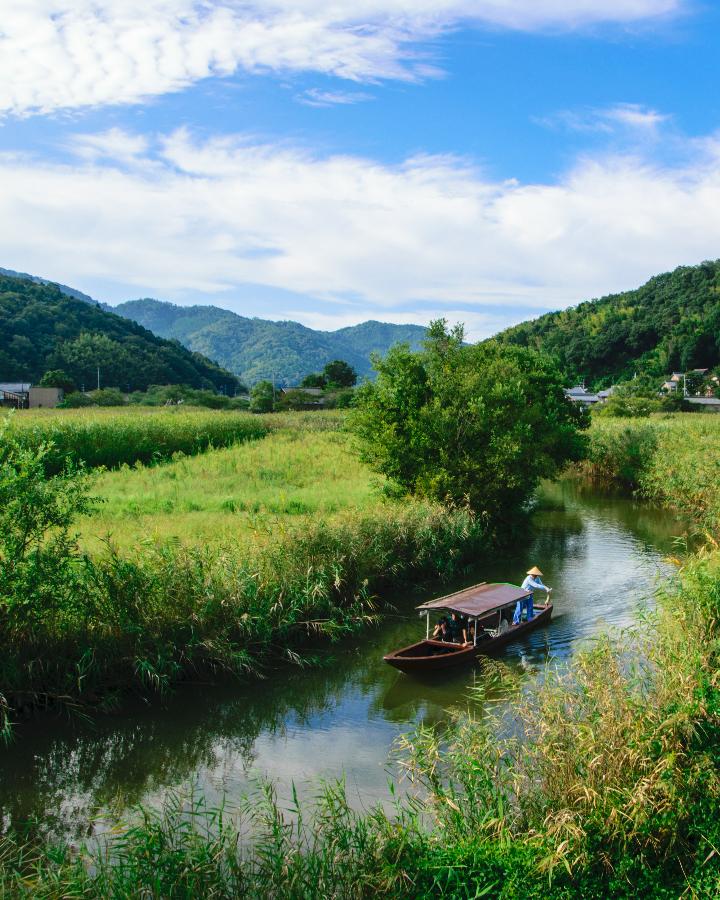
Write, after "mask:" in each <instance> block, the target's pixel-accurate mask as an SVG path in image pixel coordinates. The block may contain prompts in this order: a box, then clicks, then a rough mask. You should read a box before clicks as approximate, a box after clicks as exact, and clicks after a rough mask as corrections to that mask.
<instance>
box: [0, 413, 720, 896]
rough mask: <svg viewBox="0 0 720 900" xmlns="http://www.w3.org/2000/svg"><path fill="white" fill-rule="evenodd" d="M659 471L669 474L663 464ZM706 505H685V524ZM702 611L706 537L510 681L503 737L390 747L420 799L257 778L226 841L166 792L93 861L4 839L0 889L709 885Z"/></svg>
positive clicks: (422, 891)
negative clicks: (626, 619)
mask: <svg viewBox="0 0 720 900" xmlns="http://www.w3.org/2000/svg"><path fill="white" fill-rule="evenodd" d="M630 424H631V425H634V424H635V423H630ZM662 427H667V424H664V425H663V426H662ZM676 427H678V428H680V427H682V423H681V422H679V423H678V425H677V426H676ZM705 446H707V443H706V442H705ZM700 452H704V451H700ZM664 460H665V462H664V464H666V465H668V466H670V467H672V466H671V462H672V461H671V459H669V460H668V458H664ZM716 463H717V459H716ZM708 464H709V463H708ZM679 471H680V465H678V472H679ZM683 471H687V472H688V473H690V474H691V473H692V471H693V467H692V466H690V467H688V468H687V469H686V470H683ZM683 477H686V476H683ZM677 483H678V484H686V482H685V481H684V480H683V479H681V478H680V476H679V475H678V481H677ZM683 490H684V489H683ZM669 496H670V495H668V498H669ZM676 505H680V503H679V502H678V503H677V504H676ZM707 508H708V509H709V508H710V506H708V507H707ZM708 521H709V520H708V518H707V514H706V513H703V527H706V525H707V523H708ZM715 528H716V529H717V522H716V523H715ZM715 533H717V531H716V532H715ZM719 615H720V561H719V560H718V554H717V553H716V551H714V550H713V549H712V548H710V549H708V548H706V549H705V550H703V551H701V552H700V553H698V554H697V555H696V556H694V557H693V558H692V559H690V560H689V561H688V562H687V563H686V564H685V566H684V567H683V568H682V570H681V571H680V572H679V576H678V582H677V585H673V586H670V588H669V589H668V590H667V591H666V592H664V593H662V594H661V595H660V596H659V597H658V606H657V611H656V612H655V613H653V614H647V615H646V616H645V618H644V619H643V621H642V622H641V623H640V625H639V626H638V627H637V628H636V629H635V630H629V629H624V631H623V634H622V635H621V636H617V635H616V636H614V637H612V638H607V639H604V640H600V641H598V642H596V643H595V645H594V646H592V647H590V648H588V649H586V650H584V651H582V652H580V653H579V654H578V655H577V656H576V657H575V659H574V660H573V662H572V663H571V664H570V665H569V666H568V667H567V668H566V669H564V670H563V671H562V672H559V673H556V674H553V673H552V672H549V673H548V675H547V677H546V679H545V681H544V683H543V684H542V685H539V686H535V687H534V689H533V690H532V691H531V692H529V693H528V692H527V691H526V692H525V693H523V694H521V701H522V702H520V703H518V705H517V706H516V707H515V709H514V721H515V722H516V728H515V729H514V733H513V736H512V737H505V738H500V737H498V731H497V730H496V728H495V723H494V722H493V720H492V719H490V718H483V719H481V720H479V721H476V720H473V719H472V718H469V717H467V716H465V717H460V718H459V719H458V721H457V722H456V725H455V726H454V728H453V729H452V731H451V732H449V733H448V732H446V733H445V734H444V735H443V740H442V743H441V741H440V738H439V735H438V734H435V733H433V732H432V731H424V732H421V733H420V734H419V735H418V736H417V738H416V739H415V740H413V741H412V742H410V743H408V744H407V745H406V746H405V747H404V749H403V758H404V760H405V764H406V767H407V771H408V773H409V774H410V775H412V777H413V778H414V779H415V783H416V784H417V785H419V786H421V790H420V799H417V800H415V801H412V802H409V801H405V800H403V801H399V803H398V809H397V812H396V814H395V815H387V814H385V813H382V812H379V811H378V812H376V813H374V814H370V815H368V814H363V813H357V812H353V811H352V810H351V809H350V808H349V806H348V804H347V802H346V799H345V797H344V794H343V791H342V790H341V789H340V788H332V787H331V788H329V789H328V790H326V791H325V792H324V794H323V796H322V797H321V799H320V800H319V802H318V807H317V809H316V810H315V811H314V813H313V812H312V811H311V810H309V809H305V810H304V811H303V815H302V817H301V819H300V821H299V822H298V820H297V818H296V817H295V815H294V813H293V811H292V810H290V812H289V813H288V811H287V810H285V811H283V809H282V807H281V805H278V804H277V803H275V802H274V799H273V797H272V793H269V794H268V795H266V796H265V799H264V800H260V799H258V798H255V800H254V801H253V805H252V806H251V807H249V808H248V809H247V810H246V812H245V815H246V816H251V817H252V820H253V826H254V829H255V832H254V833H255V835H256V837H255V844H254V848H253V847H250V846H246V847H245V848H244V849H242V846H243V845H242V842H240V848H241V849H238V836H237V833H236V824H235V823H234V822H233V821H232V820H231V819H229V818H228V817H225V820H224V822H223V823H222V824H221V823H220V821H219V819H218V815H217V813H213V812H212V811H210V810H207V809H203V808H202V806H200V807H198V808H196V809H195V811H194V813H193V814H192V815H188V810H187V807H184V809H183V810H182V811H181V810H180V809H179V808H178V806H177V804H175V805H174V804H173V802H172V801H170V802H169V803H168V804H166V806H165V808H164V809H162V810H161V811H160V812H159V813H150V812H146V814H145V818H144V819H143V820H142V821H141V823H140V824H139V825H137V826H136V827H133V828H131V829H129V830H127V831H126V832H124V834H123V837H122V839H121V843H120V845H119V846H118V853H117V855H114V856H113V857H112V862H110V861H108V860H107V858H106V859H104V861H102V862H101V863H100V866H99V868H97V869H94V870H92V872H89V870H88V869H87V868H86V863H85V861H84V858H83V857H82V856H80V857H78V856H76V855H74V854H72V853H71V852H70V851H69V850H59V851H58V850H54V851H53V852H52V853H50V852H49V851H48V849H47V848H46V847H40V848H37V847H36V848H34V849H33V848H29V847H26V848H25V849H24V850H21V848H20V847H19V845H18V843H17V842H13V841H11V840H7V841H6V842H5V844H4V846H3V853H4V857H3V858H4V860H5V865H4V874H3V877H4V878H5V882H4V886H5V889H6V891H8V892H13V891H18V890H20V889H21V888H22V885H23V884H24V885H26V886H27V885H31V887H30V888H28V887H26V888H25V890H26V892H28V893H29V892H32V891H37V893H42V892H44V895H45V896H63V895H67V894H68V893H71V892H76V893H81V892H84V895H86V896H104V897H105V896H111V897H112V896H117V897H119V896H124V895H125V896H126V895H127V894H128V893H132V892H138V891H141V890H146V891H148V892H150V893H152V892H154V893H155V895H157V896H165V895H168V894H170V893H172V894H173V895H175V896H187V897H189V896H193V895H194V896H197V895H203V894H204V895H215V896H233V895H237V894H238V893H245V894H246V895H248V896H258V897H261V896H269V895H273V896H292V897H301V896H312V895H317V894H318V893H321V894H323V895H326V896H336V897H355V896H357V897H363V896H367V895H369V894H371V893H382V894H383V895H387V896H430V895H433V896H442V895H444V896H456V897H474V896H478V895H484V896H492V897H507V898H517V897H522V898H525V897H527V898H531V897H537V898H540V897H566V898H569V897H583V898H585V897H589V898H593V897H597V898H601V897H603V898H604V897H607V896H615V897H628V898H629V897H649V896H652V897H661V898H663V897H668V898H669V897H678V896H680V895H681V894H682V893H683V892H685V893H686V894H687V895H688V896H708V897H709V896H716V895H717V891H718V889H720V871H719V870H718V857H717V854H716V852H715V847H717V846H718V840H720V834H718V830H719V828H718V824H717V822H718V816H717V812H718V804H719V803H720V783H719V780H718V767H719V766H720V759H719V755H718V751H717V746H718V744H719V743H720V733H719V732H718V729H719V728H720V693H719V691H720V685H719V683H718V664H719V663H720V657H719V653H720V643H719V640H718V634H717V624H716V623H717V621H718V616H719ZM499 673H500V674H499V676H498V677H501V678H502V677H504V676H503V675H502V667H500V669H499ZM240 827H241V828H242V827H243V826H242V824H241V825H240ZM20 873H23V876H24V877H25V878H26V879H27V878H29V881H27V880H26V881H25V882H21V881H20Z"/></svg>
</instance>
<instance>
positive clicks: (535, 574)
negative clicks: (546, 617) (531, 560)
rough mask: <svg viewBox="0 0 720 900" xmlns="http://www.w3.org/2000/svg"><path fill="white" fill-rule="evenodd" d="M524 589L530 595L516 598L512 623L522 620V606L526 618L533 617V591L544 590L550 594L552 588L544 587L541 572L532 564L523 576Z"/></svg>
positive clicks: (515, 623) (516, 623)
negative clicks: (519, 598) (525, 612)
mask: <svg viewBox="0 0 720 900" xmlns="http://www.w3.org/2000/svg"><path fill="white" fill-rule="evenodd" d="M521 587H522V589H523V590H524V591H530V595H529V596H528V597H525V598H524V599H523V600H518V602H517V603H516V605H515V615H514V616H513V625H518V624H519V623H520V622H521V621H522V611H523V607H525V609H526V610H527V617H526V618H527V620H528V622H529V621H530V619H532V618H534V616H535V613H534V612H533V591H545V592H546V593H547V595H548V597H549V596H550V591H551V590H552V588H549V587H545V585H544V584H543V583H542V572H541V571H540V569H538V567H537V566H533V567H532V569H528V572H527V575H526V576H525V581H523V583H522V585H521Z"/></svg>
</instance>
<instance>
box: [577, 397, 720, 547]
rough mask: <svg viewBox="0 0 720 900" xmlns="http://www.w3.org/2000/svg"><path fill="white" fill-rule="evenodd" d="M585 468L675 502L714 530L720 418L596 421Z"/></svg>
mask: <svg viewBox="0 0 720 900" xmlns="http://www.w3.org/2000/svg"><path fill="white" fill-rule="evenodd" d="M585 469H586V471H588V472H589V473H590V474H591V475H593V476H596V477H599V478H600V479H602V480H604V481H607V482H616V483H620V484H622V485H624V486H626V487H629V488H631V489H633V490H635V491H636V493H638V494H639V495H640V496H642V497H645V498H647V499H649V500H652V501H654V502H656V503H660V504H663V505H668V506H673V507H675V508H677V509H679V510H681V511H682V512H683V513H685V514H686V515H688V516H691V517H693V518H694V519H695V520H696V521H697V522H698V523H699V525H700V526H701V527H703V528H704V529H705V530H706V531H709V532H710V533H714V532H716V531H717V530H718V523H720V416H716V415H712V414H706V415H702V414H699V413H676V414H671V415H661V416H653V417H652V418H651V419H615V420H611V419H602V420H597V419H596V420H595V421H593V424H592V428H591V430H590V454H589V459H588V461H587V463H586V464H585Z"/></svg>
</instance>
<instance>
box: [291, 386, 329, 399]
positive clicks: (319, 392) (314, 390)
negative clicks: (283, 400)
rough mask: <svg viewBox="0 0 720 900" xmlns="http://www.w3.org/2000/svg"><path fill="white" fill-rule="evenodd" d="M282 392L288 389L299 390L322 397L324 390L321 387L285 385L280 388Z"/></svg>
mask: <svg viewBox="0 0 720 900" xmlns="http://www.w3.org/2000/svg"><path fill="white" fill-rule="evenodd" d="M280 390H281V391H282V393H283V394H287V393H289V392H290V391H300V393H302V394H310V396H311V397H322V395H323V394H324V393H325V391H324V390H323V389H322V388H306V387H287V388H280Z"/></svg>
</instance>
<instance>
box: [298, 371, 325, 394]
mask: <svg viewBox="0 0 720 900" xmlns="http://www.w3.org/2000/svg"><path fill="white" fill-rule="evenodd" d="M325 385H326V381H325V376H324V375H323V374H322V372H311V373H310V374H309V375H306V376H305V377H304V378H303V380H302V381H301V382H300V387H301V388H319V389H320V390H323V389H324V387H325Z"/></svg>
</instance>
